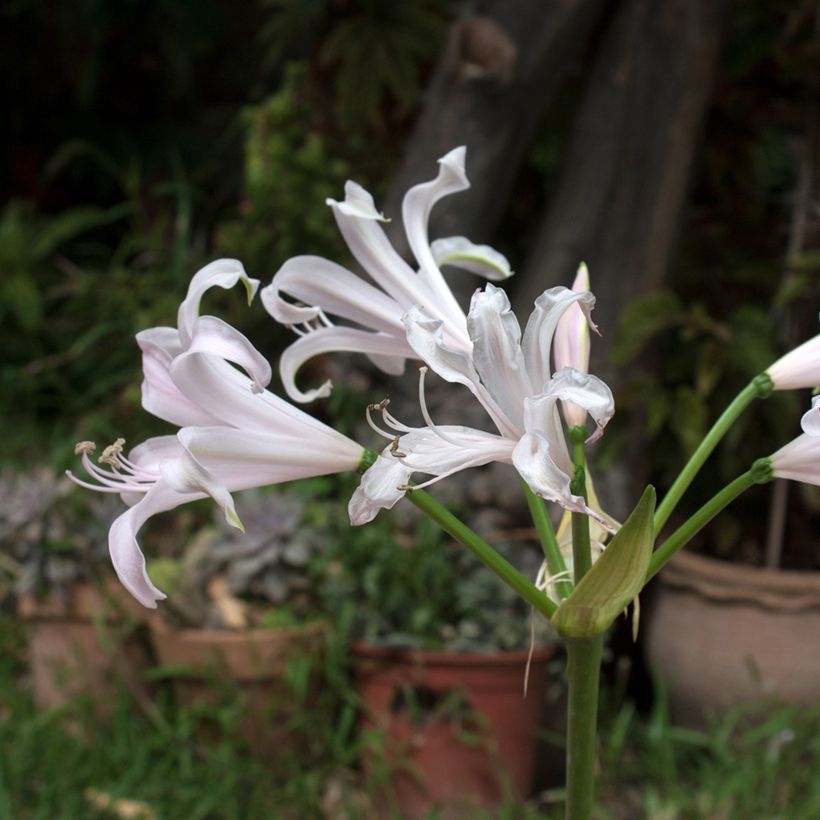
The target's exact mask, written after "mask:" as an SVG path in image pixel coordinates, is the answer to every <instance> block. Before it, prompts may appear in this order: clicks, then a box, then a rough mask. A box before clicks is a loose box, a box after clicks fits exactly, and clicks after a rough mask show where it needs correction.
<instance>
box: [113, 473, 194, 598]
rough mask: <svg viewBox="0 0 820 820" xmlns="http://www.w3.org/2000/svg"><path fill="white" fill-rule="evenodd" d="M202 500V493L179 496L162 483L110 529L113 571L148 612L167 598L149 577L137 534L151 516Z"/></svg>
mask: <svg viewBox="0 0 820 820" xmlns="http://www.w3.org/2000/svg"><path fill="white" fill-rule="evenodd" d="M202 497H203V495H202V494H201V493H200V494H185V495H183V494H180V493H178V492H176V491H174V490H172V489H171V488H170V487H168V486H167V485H165V484H164V483H163V482H161V481H160V482H158V483H157V484H155V485H154V486H153V487H152V488H151V489H150V490H149V491H148V492H147V493H146V494H145V495H144V496H143V497H142V500H141V501H140V502H139V503H137V504H135V505H134V506H133V507H131V508H129V509H128V510H126V512H124V513H123V514H122V515H121V516H120V517H119V518H117V519H116V520H115V521H114V523H113V524H112V525H111V529H110V530H109V532H108V549H109V552H110V554H111V563H112V564H113V566H114V571H115V572H116V573H117V577H118V578H119V579H120V581H121V582H122V585H123V586H124V587H125V588H126V589H127V590H128V591H129V592H130V593H131V594H132V595H133V596H134V597H135V598H136V599H137V600H138V601H139V602H140V603H141V604H142V605H143V606H145V607H148V609H156V607H157V601H161V600H162V599H163V598H165V597H166V596H165V593H163V592H161V591H160V590H159V589H157V587H155V586H154V584H153V583H152V582H151V579H150V578H149V577H148V572H147V571H146V568H145V556H144V555H143V554H142V551H141V550H140V547H139V544H138V543H137V533H138V532H139V531H140V529H141V527H142V525H143V524H144V523H145V522H146V521H147V520H148V519H149V518H150V517H151V516H152V515H156V514H157V513H161V512H166V511H168V510H173V509H174V508H176V507H178V506H179V505H180V504H185V503H187V502H188V501H195V500H196V499H198V498H202Z"/></svg>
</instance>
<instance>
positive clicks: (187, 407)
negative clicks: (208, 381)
mask: <svg viewBox="0 0 820 820" xmlns="http://www.w3.org/2000/svg"><path fill="white" fill-rule="evenodd" d="M137 344H138V345H139V346H140V349H141V350H142V371H143V382H142V406H143V407H144V408H145V409H146V410H147V411H148V412H149V413H152V414H153V415H155V416H156V417H157V418H160V419H163V420H164V421H168V422H170V423H171V424H176V425H178V426H182V427H185V426H187V425H196V424H218V423H219V419H217V418H216V417H215V416H213V415H211V414H210V413H208V412H206V411H205V410H203V409H202V408H201V407H199V406H198V405H197V404H195V403H194V402H192V401H191V400H190V399H188V397H187V396H185V395H184V394H183V393H182V392H181V391H180V390H179V388H178V387H177V386H176V385H175V384H174V382H173V380H172V379H171V373H170V368H171V363H172V362H173V360H174V358H175V357H176V356H178V355H179V354H180V353H181V352H182V345H181V343H180V340H179V332H178V331H177V330H176V329H175V328H172V327H154V328H150V329H148V330H143V331H141V332H139V333H138V334H137Z"/></svg>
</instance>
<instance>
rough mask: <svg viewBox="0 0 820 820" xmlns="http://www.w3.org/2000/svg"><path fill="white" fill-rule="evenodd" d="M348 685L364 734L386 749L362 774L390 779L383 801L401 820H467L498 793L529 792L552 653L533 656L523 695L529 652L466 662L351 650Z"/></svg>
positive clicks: (459, 657)
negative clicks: (357, 700)
mask: <svg viewBox="0 0 820 820" xmlns="http://www.w3.org/2000/svg"><path fill="white" fill-rule="evenodd" d="M353 653H354V657H355V661H356V682H357V686H358V689H359V695H360V697H361V701H362V706H363V715H364V717H363V725H362V728H363V729H364V730H373V729H376V730H378V731H379V732H380V733H382V734H383V737H384V744H383V748H380V749H379V750H378V752H375V753H371V754H369V755H367V756H366V758H365V761H364V764H365V769H366V773H367V774H368V775H369V776H371V777H372V778H374V779H376V780H378V776H379V773H380V771H379V767H383V770H384V772H386V773H388V774H389V784H388V785H387V787H386V788H385V789H384V790H383V791H384V794H383V799H384V800H385V801H386V802H389V803H390V804H392V807H393V808H397V809H398V810H399V813H400V816H401V817H403V818H421V817H426V816H427V815H428V814H429V812H431V811H438V812H439V814H438V815H437V816H441V817H454V818H455V817H458V818H462V817H468V816H471V812H475V811H476V810H478V809H493V808H496V807H498V806H499V805H500V804H501V803H502V802H503V800H504V796H505V794H509V793H510V792H511V793H512V795H513V796H515V797H517V798H519V799H523V798H526V797H527V796H529V794H530V793H531V791H532V787H533V782H534V775H535V754H536V748H537V744H538V739H537V734H536V733H537V730H538V727H539V725H540V722H541V714H542V709H543V706H544V700H545V691H546V665H547V661H549V659H550V658H551V657H553V655H554V654H555V647H547V648H541V649H537V650H536V651H535V653H534V654H533V658H532V664H531V668H530V676H529V684H528V692H527V697H526V698H524V696H523V686H524V675H525V669H526V663H527V652H526V651H521V652H497V653H491V654H486V655H484V654H482V655H477V654H467V653H454V652H426V651H421V650H396V649H387V648H381V647H374V646H368V645H364V644H356V645H355V646H354V647H353Z"/></svg>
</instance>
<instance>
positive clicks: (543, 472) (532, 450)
mask: <svg viewBox="0 0 820 820" xmlns="http://www.w3.org/2000/svg"><path fill="white" fill-rule="evenodd" d="M552 444H553V442H551V441H548V440H547V439H546V438H545V437H544V436H542V435H540V434H538V433H526V434H524V435H523V436H522V437H521V439H520V441H519V442H518V444H516V446H515V449H514V450H513V453H512V462H513V465H514V466H515V469H516V470H518V473H519V475H520V476H521V478H523V479H524V481H526V482H527V484H528V485H529V487H530V489H531V490H532V491H533V492H534V493H535V494H536V495H539V496H541V498H544V499H546V500H547V501H554V502H556V503H558V504H560V505H561V506H562V507H564V509H567V510H571V511H573V512H587V513H588V512H590V511H589V510H588V509H587V506H586V503H585V502H584V499H583V497H582V496H578V495H573V494H572V492H571V491H570V487H569V483H570V477H569V475H568V474H567V473H566V472H565V471H564V470H562V469H561V467H560V466H559V465H558V464H556V462H555V459H554V458H553V456H554V452H553V449H552Z"/></svg>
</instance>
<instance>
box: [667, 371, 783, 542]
mask: <svg viewBox="0 0 820 820" xmlns="http://www.w3.org/2000/svg"><path fill="white" fill-rule="evenodd" d="M773 389H774V385H773V384H772V380H771V378H769V375H768V374H767V373H761V374H760V375H759V376H755V377H754V378H753V379H752V380H751V381H750V382H749V384H747V385H746V387H744V388H743V390H741V391H740V393H738V394H737V396H736V397H735V398H734V400H733V401H732V403H731V404H730V405H729V406H728V407H727V408H726V409H725V410H724V411H723V414H722V415H721V417H720V418H719V419H718V420H717V421H716V422H715V424H714V426H713V427H712V429H711V430H710V431H709V432H708V433H707V434H706V437H705V438H704V439H703V441H702V442H701V443H700V444H699V445H698V448H697V450H695V452H694V453H693V454H692V457H691V458H690V459H689V461H688V462H687V464H686V466H685V467H684V468H683V470H681V473H680V475H679V476H678V477H677V478H676V479H675V483H674V484H673V485H672V486H671V487H670V488H669V492H668V493H667V494H666V496H665V498H664V499H663V501H662V502H661V504H660V506H659V507H658V509H657V510H656V511H655V520H654V527H655V534H656V535H657V534H658V533H659V532H660V531H661V530H662V529H663V525H664V524H665V523H666V522H667V521H668V520H669V516H670V515H672V513H673V512H674V510H675V507H677V505H678V502H679V501H680V500H681V497H682V496H683V494H684V493H685V492H686V490H687V488H688V487H689V485H690V484H691V483H692V479H694V477H695V476H696V475H697V474H698V471H699V470H700V468H701V467H702V466H703V464H704V462H705V461H706V459H707V458H709V456H710V455H711V454H712V451H713V450H714V449H715V447H717V445H718V443H719V442H720V440H721V439H722V438H723V437H724V436H725V435H726V433H727V432H728V430H729V428H730V427H731V426H732V425H733V424H734V423H735V422H736V421H737V419H738V418H739V417H740V415H741V413H743V411H744V410H745V409H746V408H747V407H748V406H749V405H750V404H751V403H752V402H753V401H754V400H755V399H764V398H766V397H767V396H769V395H771V392H772V390H773Z"/></svg>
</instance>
